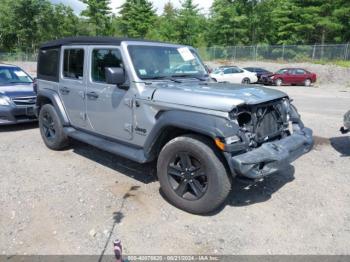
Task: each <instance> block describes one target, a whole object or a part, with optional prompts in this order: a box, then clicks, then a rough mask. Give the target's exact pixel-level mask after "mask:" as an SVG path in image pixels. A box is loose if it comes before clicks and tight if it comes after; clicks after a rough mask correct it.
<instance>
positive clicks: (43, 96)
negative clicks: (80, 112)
mask: <svg viewBox="0 0 350 262" xmlns="http://www.w3.org/2000/svg"><path fill="white" fill-rule="evenodd" d="M46 100H50V101H51V104H52V105H53V106H54V107H55V108H56V111H57V114H58V116H59V117H60V120H61V121H62V124H63V126H69V125H70V122H69V118H68V115H67V112H66V110H65V108H64V106H63V103H62V101H61V98H60V97H59V95H58V94H57V92H55V91H54V90H51V89H42V90H38V94H37V100H36V109H35V114H36V115H37V117H39V112H40V107H41V106H42V102H43V101H46Z"/></svg>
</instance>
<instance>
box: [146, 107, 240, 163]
mask: <svg viewBox="0 0 350 262" xmlns="http://www.w3.org/2000/svg"><path fill="white" fill-rule="evenodd" d="M169 127H174V128H180V129H183V130H188V131H190V132H194V133H197V134H201V135H204V136H207V137H210V138H212V139H213V140H214V139H215V138H217V137H220V138H224V137H229V136H233V135H236V134H238V133H239V127H238V125H236V124H235V123H233V122H232V121H230V120H228V119H226V118H224V117H219V116H215V115H209V114H204V113H197V112H188V111H181V110H171V111H165V112H162V113H160V115H159V116H158V118H157V122H156V124H155V125H154V127H153V129H152V130H151V132H150V133H149V135H148V137H147V139H146V142H145V144H144V151H145V154H146V156H148V157H150V158H152V150H153V149H154V147H155V146H156V144H157V141H158V139H159V138H160V137H161V135H162V133H163V131H164V130H165V129H166V128H169Z"/></svg>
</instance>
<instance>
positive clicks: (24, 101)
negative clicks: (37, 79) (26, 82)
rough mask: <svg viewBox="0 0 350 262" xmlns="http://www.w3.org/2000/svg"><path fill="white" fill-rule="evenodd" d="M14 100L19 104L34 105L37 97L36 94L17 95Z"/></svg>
mask: <svg viewBox="0 0 350 262" xmlns="http://www.w3.org/2000/svg"><path fill="white" fill-rule="evenodd" d="M12 101H13V102H14V103H15V104H16V105H18V106H25V105H34V104H35V102H36V97H35V96H28V97H16V98H13V99H12Z"/></svg>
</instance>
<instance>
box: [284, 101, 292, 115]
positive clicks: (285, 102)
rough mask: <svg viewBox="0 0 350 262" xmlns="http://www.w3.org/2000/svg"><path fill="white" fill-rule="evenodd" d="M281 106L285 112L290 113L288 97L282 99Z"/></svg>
mask: <svg viewBox="0 0 350 262" xmlns="http://www.w3.org/2000/svg"><path fill="white" fill-rule="evenodd" d="M283 107H284V110H286V113H287V114H289V113H290V101H289V99H287V98H286V99H284V100H283Z"/></svg>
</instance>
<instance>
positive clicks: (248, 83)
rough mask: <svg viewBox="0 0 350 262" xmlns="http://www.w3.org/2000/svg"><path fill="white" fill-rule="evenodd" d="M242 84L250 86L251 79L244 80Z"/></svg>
mask: <svg viewBox="0 0 350 262" xmlns="http://www.w3.org/2000/svg"><path fill="white" fill-rule="evenodd" d="M242 84H244V85H250V79H249V78H247V77H246V78H244V79H243V80H242Z"/></svg>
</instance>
